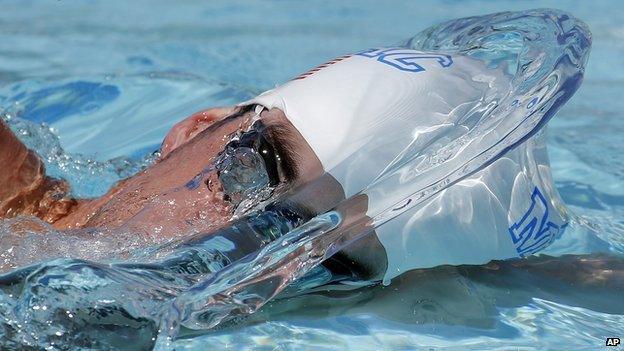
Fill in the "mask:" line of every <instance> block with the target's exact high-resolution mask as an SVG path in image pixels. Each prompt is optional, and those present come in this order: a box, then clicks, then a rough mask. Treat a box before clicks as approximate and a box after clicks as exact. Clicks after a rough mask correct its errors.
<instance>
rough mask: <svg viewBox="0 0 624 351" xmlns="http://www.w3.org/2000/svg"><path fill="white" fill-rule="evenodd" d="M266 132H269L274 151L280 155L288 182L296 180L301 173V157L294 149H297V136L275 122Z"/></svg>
mask: <svg viewBox="0 0 624 351" xmlns="http://www.w3.org/2000/svg"><path fill="white" fill-rule="evenodd" d="M264 132H265V133H267V134H268V136H269V140H271V144H272V145H273V148H274V149H275V150H274V151H275V152H276V153H277V154H278V155H280V158H281V166H282V171H283V173H284V177H285V178H286V181H287V182H292V181H295V180H296V179H297V178H298V177H299V175H300V172H299V168H298V165H299V161H300V160H299V157H298V154H297V153H296V152H295V151H294V150H296V142H295V140H296V138H295V137H294V135H293V132H292V131H290V130H288V129H287V128H285V127H283V126H281V125H279V124H273V125H268V126H266V128H265V130H264Z"/></svg>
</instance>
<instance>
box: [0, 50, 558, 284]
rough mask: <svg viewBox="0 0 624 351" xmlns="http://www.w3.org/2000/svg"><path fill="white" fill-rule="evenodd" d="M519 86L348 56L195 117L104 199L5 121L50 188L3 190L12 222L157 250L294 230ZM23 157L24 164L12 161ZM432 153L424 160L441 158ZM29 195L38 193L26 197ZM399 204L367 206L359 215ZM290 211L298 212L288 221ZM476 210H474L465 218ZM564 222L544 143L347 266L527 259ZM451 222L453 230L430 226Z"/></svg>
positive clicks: (429, 56) (385, 54)
mask: <svg viewBox="0 0 624 351" xmlns="http://www.w3.org/2000/svg"><path fill="white" fill-rule="evenodd" d="M512 78H513V76H512V75H511V74H509V73H507V72H505V70H503V69H501V68H500V67H490V66H488V65H486V64H485V63H484V62H481V61H480V60H477V59H473V58H471V57H469V56H463V55H458V54H453V55H451V54H447V53H432V52H423V51H418V50H413V49H409V48H405V47H394V48H382V49H370V50H365V51H362V52H359V53H356V54H353V55H345V56H341V57H339V58H337V59H335V60H332V61H330V62H329V63H326V64H323V65H321V66H319V67H318V68H315V69H312V70H311V71H309V72H307V73H304V74H302V75H300V76H298V77H296V78H295V79H293V80H292V81H290V82H288V83H286V84H284V85H282V86H280V87H278V88H275V89H273V90H270V91H267V92H265V93H263V94H261V95H259V96H258V97H256V98H255V99H252V100H250V101H247V102H244V103H241V104H240V105H239V106H236V107H226V108H217V109H212V110H207V111H203V112H201V113H198V114H196V115H194V116H191V117H190V118H189V119H187V120H185V121H183V122H181V123H179V124H178V125H176V127H175V128H174V129H173V130H172V131H171V132H170V134H169V135H168V136H167V137H166V138H165V142H164V144H163V158H162V159H161V160H159V161H158V162H157V163H156V164H154V165H153V166H151V167H150V168H149V169H147V170H145V171H143V172H141V173H139V174H137V175H135V176H133V177H131V178H128V179H126V180H124V181H122V182H120V183H119V184H117V185H116V186H115V187H114V188H113V189H111V190H110V191H109V192H108V193H107V194H106V195H104V196H102V197H101V198H98V199H91V200H81V201H77V200H75V199H71V198H69V197H68V196H67V195H66V194H67V191H66V190H67V189H65V188H63V186H64V183H62V182H60V181H55V180H49V178H47V177H44V176H43V175H42V174H43V168H42V166H41V162H40V161H38V159H36V157H34V156H33V153H32V152H30V151H28V150H27V149H25V148H24V147H23V145H21V144H19V143H18V142H16V139H15V137H14V136H13V135H12V134H11V133H10V131H8V129H7V128H6V127H5V126H2V128H3V129H2V133H4V134H5V135H7V137H6V138H4V139H6V140H5V141H4V142H5V144H7V145H6V146H4V148H3V149H4V151H5V152H4V158H3V159H0V161H2V162H4V163H5V166H4V167H6V168H12V169H18V167H26V169H32V170H34V171H33V172H34V173H33V174H34V175H33V176H29V177H30V178H33V177H34V178H36V179H38V181H39V183H37V184H39V185H37V186H35V187H34V188H35V190H36V189H39V188H42V187H43V190H36V191H34V190H33V189H27V188H28V186H26V185H24V184H19V183H18V182H16V180H15V179H14V178H15V176H13V177H12V178H11V175H10V174H5V175H4V178H5V179H0V180H1V181H3V182H4V183H5V184H9V183H11V186H8V187H5V189H14V188H15V189H17V190H11V192H7V191H5V192H6V194H4V193H0V196H2V197H0V200H1V201H3V202H2V203H1V204H2V205H3V206H4V208H5V210H4V212H3V215H4V216H5V217H12V216H16V215H19V214H35V215H38V216H40V217H41V218H43V219H44V220H46V221H48V222H50V223H52V224H53V225H54V227H56V228H57V229H60V230H65V229H75V228H123V230H125V231H130V232H133V233H137V235H140V236H143V237H145V238H149V239H150V240H152V241H158V238H162V237H173V236H180V237H184V236H189V235H194V234H198V235H204V234H205V233H208V232H211V231H215V230H217V229H219V228H223V227H224V226H226V225H228V223H231V221H232V220H237V221H240V220H241V219H240V218H241V216H245V215H248V214H257V213H258V211H262V210H267V209H269V211H271V209H272V210H273V211H274V212H273V213H279V215H280V216H281V217H284V218H285V222H284V223H282V224H285V227H284V228H289V229H292V227H294V226H297V225H299V224H301V223H303V222H305V221H307V220H309V219H310V218H312V217H313V216H315V215H318V214H320V213H323V212H325V211H327V210H329V209H332V208H333V207H335V206H336V205H338V204H339V203H340V202H341V201H342V200H344V199H346V198H351V197H352V196H354V195H356V194H358V193H359V192H360V191H362V190H363V189H366V188H367V187H368V186H369V185H370V184H372V183H373V182H375V181H376V180H377V179H378V177H379V175H380V174H382V173H384V172H386V171H387V170H388V169H391V168H392V167H398V166H397V162H400V161H401V158H402V157H404V156H405V152H406V150H408V149H409V148H415V150H416V151H418V148H425V147H426V146H427V145H429V144H431V145H433V144H435V143H439V142H440V140H438V139H439V138H440V137H441V136H444V135H446V134H448V135H451V136H452V135H454V134H453V133H454V131H455V130H456V129H457V130H461V129H462V128H467V127H469V125H470V123H471V122H470V121H466V120H464V118H465V116H466V114H467V113H468V112H469V111H472V110H478V109H479V108H481V107H482V106H481V103H482V102H483V101H488V100H489V99H491V96H494V95H499V96H505V94H506V92H508V91H509V90H510V89H511V81H512ZM539 94H543V93H542V92H539V91H538V92H535V96H536V97H535V98H534V99H533V100H531V101H519V102H517V103H516V104H515V105H514V104H512V106H513V107H514V108H526V109H527V110H528V111H529V112H531V111H532V110H531V109H532V108H534V107H535V108H536V106H534V105H536V101H538V100H539V99H541V98H543V96H540V95H539ZM544 94H545V93H544ZM535 99H537V100H535ZM539 101H541V100H539ZM529 105H531V106H529ZM458 135H460V134H458ZM460 139H461V138H458V139H457V140H452V139H448V140H446V139H443V140H446V142H447V143H449V144H452V143H454V142H459V140H460ZM470 145H471V144H470V143H467V144H466V147H469V146H470ZM7 150H9V151H7ZM13 152H16V153H17V154H19V155H22V154H24V155H27V156H25V158H24V157H20V158H19V159H18V158H11V157H8V155H10V154H12V153H13ZM425 156H426V155H418V154H417V152H416V154H415V155H413V157H423V160H422V161H423V162H425V161H426V162H431V160H428V159H427V158H426V157H425ZM33 157H34V158H33ZM24 165H26V166H24ZM504 173H505V174H504ZM507 173H508V174H507ZM28 174H29V173H28V172H24V175H25V176H26V175H28ZM406 176H408V175H406ZM42 179H45V180H46V181H42ZM509 179H512V180H513V181H512V182H507V180H509ZM33 184H34V183H33ZM59 184H60V185H59ZM319 184H321V185H319ZM55 189H56V190H55ZM59 189H60V190H59ZM310 189H312V190H310ZM26 190H27V192H28V194H30V195H29V196H30V197H24V196H22V195H20V194H22V193H24V192H26ZM301 194H304V195H305V196H302V195H301ZM20 196H21V197H20ZM384 197H385V198H384ZM390 197H391V196H390V195H389V194H375V193H370V194H368V196H363V197H361V199H362V201H364V202H365V203H366V204H365V206H364V207H363V208H364V210H363V213H362V214H361V215H362V216H364V215H366V214H368V212H369V209H370V207H371V204H372V205H379V203H383V202H384V201H387V198H390ZM16 198H18V199H21V198H24V200H20V201H17V202H16V201H15V200H13V199H16ZM50 199H51V200H50ZM484 203H488V204H490V207H489V208H487V206H483V204H484ZM15 204H17V205H15ZM32 204H36V205H32ZM50 204H51V205H53V206H56V207H55V208H57V207H58V208H60V210H55V211H52V212H53V213H55V214H56V216H50V215H49V214H48V212H50V211H47V212H46V211H42V210H41V209H40V208H46V206H48V207H50ZM59 204H61V205H62V206H61V205H59ZM276 204H277V205H276ZM279 204H282V205H279ZM408 204H409V203H408ZM33 206H34V207H33ZM37 206H38V207H37ZM406 206H407V204H406ZM33 208H36V209H33ZM277 208H281V209H282V210H279V211H278V210H275V209H277ZM284 208H288V209H290V210H289V211H288V212H289V213H288V214H287V215H286V214H285V212H284V211H283V209H284ZM467 208H469V209H471V210H472V211H473V214H474V217H473V218H471V221H472V222H468V223H467V222H466V221H465V220H464V219H463V212H464V211H465V209H467ZM397 209H400V208H399V207H397ZM479 209H486V212H487V213H485V212H484V213H479V212H478V210H479ZM532 213H534V214H536V215H537V216H541V218H543V219H544V221H547V225H546V226H545V227H544V226H542V227H540V228H539V233H538V234H539V235H535V236H534V237H533V238H531V237H530V235H528V236H527V235H526V231H524V229H526V225H527V223H525V222H524V219H526V218H527V216H529V215H531V214H532ZM476 219H479V220H478V221H477V220H476ZM566 223H567V215H566V212H565V208H564V206H563V205H562V204H561V202H560V200H559V197H558V195H557V193H556V190H555V188H554V187H553V186H552V180H551V178H550V173H549V167H548V160H547V158H546V156H545V147H544V143H543V140H542V138H541V137H540V135H536V136H534V137H533V138H530V139H526V140H524V143H521V144H520V145H516V146H515V147H514V148H512V149H511V150H509V151H507V153H506V154H505V155H504V157H500V158H499V159H497V160H496V161H495V162H493V163H490V164H489V165H488V166H487V167H485V168H483V169H481V170H480V171H479V172H478V173H475V174H473V175H472V176H470V177H468V178H466V179H464V180H463V181H462V182H460V183H457V184H456V185H454V186H452V187H450V188H448V189H446V190H444V191H443V192H441V193H440V194H439V195H436V196H435V197H433V198H432V199H431V200H429V201H428V202H427V203H425V204H423V205H422V206H420V207H419V208H417V209H415V210H414V211H411V212H408V213H405V214H403V215H401V216H399V217H398V218H396V219H395V220H393V221H391V222H389V223H387V224H386V225H384V226H382V227H380V228H377V229H376V232H375V233H374V235H370V236H369V237H368V240H362V241H360V242H358V243H357V244H356V245H353V246H351V247H349V248H347V249H345V250H343V251H342V252H341V253H340V254H339V255H338V256H337V257H343V258H345V259H343V260H344V261H346V262H348V264H352V263H357V265H358V267H359V268H358V269H357V270H359V271H365V272H366V275H367V276H368V277H374V278H381V277H382V276H383V277H384V278H386V279H390V278H392V277H394V276H396V275H398V274H400V273H401V272H403V271H405V270H409V269H414V268H427V267H434V266H437V265H441V264H482V263H486V262H488V261H490V260H492V259H507V258H513V257H518V256H526V255H530V254H532V253H535V252H538V251H539V250H541V249H543V248H544V247H546V246H547V245H548V244H550V243H551V242H552V241H553V240H555V239H556V238H557V237H558V236H560V235H561V234H562V233H563V230H564V229H565V226H566ZM441 224H443V225H444V226H446V228H447V230H446V233H443V234H440V233H436V232H435V230H433V229H432V228H437V227H439V226H440V225H441ZM449 228H450V229H449ZM500 228H505V229H504V230H501V229H500ZM507 228H509V231H507V230H506V229H507ZM226 231H227V230H226ZM428 231H429V232H431V233H428ZM250 233H251V232H250ZM449 233H450V234H449ZM434 234H435V235H434ZM250 235H255V234H253V233H251V234H250ZM269 237H270V236H269ZM261 243H265V240H264V239H261V240H260V244H258V245H261ZM258 245H252V247H250V248H249V250H254V249H257V248H258V247H259V246H258ZM241 250H242V247H241ZM243 251H246V250H243Z"/></svg>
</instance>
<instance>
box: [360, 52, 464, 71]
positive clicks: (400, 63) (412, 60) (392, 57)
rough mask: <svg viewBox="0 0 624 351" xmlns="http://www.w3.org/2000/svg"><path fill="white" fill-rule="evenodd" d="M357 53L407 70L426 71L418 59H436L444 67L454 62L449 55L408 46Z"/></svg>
mask: <svg viewBox="0 0 624 351" xmlns="http://www.w3.org/2000/svg"><path fill="white" fill-rule="evenodd" d="M356 55H359V56H364V57H368V58H372V59H377V61H379V62H381V63H384V64H386V65H389V66H392V67H394V68H398V69H400V70H401V71H407V72H423V71H425V68H424V67H423V66H421V65H419V64H417V63H416V62H417V61H423V60H435V61H436V62H437V63H438V64H439V65H440V66H442V68H447V67H450V66H451V65H452V64H453V59H452V58H451V56H449V55H444V54H430V53H422V52H420V51H416V50H411V49H406V48H390V49H369V50H366V51H362V52H360V53H357V54H356Z"/></svg>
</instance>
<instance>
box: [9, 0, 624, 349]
mask: <svg viewBox="0 0 624 351" xmlns="http://www.w3.org/2000/svg"><path fill="white" fill-rule="evenodd" d="M0 6H1V8H2V11H0V109H1V110H2V112H3V113H5V114H8V115H12V116H16V117H19V118H20V119H23V120H26V121H31V122H35V123H36V124H35V125H39V124H40V123H44V124H45V127H43V128H42V129H41V130H40V131H38V132H37V131H33V133H41V134H43V135H46V136H47V137H48V138H47V139H45V138H44V139H41V138H39V139H37V140H38V141H41V140H47V141H46V142H45V143H43V144H42V145H29V146H31V147H33V148H36V149H38V150H43V149H45V150H52V149H53V148H51V145H54V147H56V149H55V150H61V149H62V150H64V152H63V157H61V158H58V153H54V152H50V155H47V156H46V158H47V159H48V161H49V164H50V166H49V167H48V169H49V171H50V172H51V173H52V174H55V175H59V176H66V177H70V178H71V177H73V178H72V179H70V180H72V184H73V185H74V192H75V193H76V194H77V195H80V196H97V195H100V194H102V193H103V192H105V191H106V190H107V189H108V188H109V187H110V186H111V185H112V184H113V183H114V182H115V181H117V180H119V179H121V178H123V177H125V176H128V175H129V174H132V173H133V172H136V171H137V170H138V169H140V168H141V167H142V166H144V165H145V164H147V163H149V162H150V160H151V158H152V157H153V156H152V153H153V152H154V151H156V150H157V149H158V147H159V146H160V142H161V141H162V138H163V137H164V135H165V133H166V132H167V131H168V130H169V128H170V127H171V126H172V125H173V124H174V123H175V122H176V121H178V120H180V119H182V118H184V117H185V116H188V115H190V114H191V113H193V112H195V111H197V110H198V109H202V108H207V107H211V106H223V105H229V104H233V103H236V102H240V101H242V100H245V99H248V98H250V97H252V96H254V95H255V94H257V93H259V92H261V91H263V90H266V89H268V88H271V87H273V86H274V85H276V84H279V83H282V82H284V81H286V80H288V79H289V78H292V77H293V76H295V75H297V74H298V73H300V72H303V71H306V70H307V69H309V68H310V67H313V66H315V65H317V64H318V63H320V62H325V61H328V60H330V59H332V58H334V57H336V56H339V55H342V54H344V53H348V52H353V51H356V50H360V49H364V48H369V47H374V46H379V45H388V44H392V43H396V42H399V41H401V40H404V39H406V38H409V37H411V36H412V35H414V34H415V33H417V32H419V31H420V30H422V29H424V28H426V27H428V26H430V25H432V24H435V23H438V22H441V21H444V20H449V19H453V18H458V17H464V16H469V15H477V14H485V13H489V12H497V11H504V10H521V9H529V8H537V7H556V8H560V9H563V10H566V11H569V12H571V13H572V14H574V15H575V16H577V17H578V18H580V19H582V20H583V21H585V22H586V23H587V24H588V25H589V27H590V29H591V30H592V33H593V44H592V53H591V56H590V60H589V64H588V68H587V71H586V76H585V80H584V83H583V85H582V86H581V88H580V89H579V91H578V92H577V93H576V95H575V96H574V97H573V98H572V99H571V100H570V101H569V103H568V104H567V105H566V106H564V107H563V109H562V110H561V111H560V112H559V113H558V114H557V116H556V117H555V118H554V119H553V120H552V121H551V122H550V123H549V130H548V148H549V154H550V159H551V165H552V170H553V178H554V179H555V182H556V186H557V189H558V190H559V193H560V194H561V196H562V198H563V200H564V201H565V202H566V204H567V205H568V206H569V207H570V209H571V210H572V212H573V213H574V216H575V219H574V221H573V222H572V224H571V228H569V230H568V232H566V235H568V237H569V238H573V240H572V239H569V240H566V238H562V241H561V242H560V243H559V245H560V248H559V249H561V247H565V250H566V252H569V253H575V254H593V255H599V256H598V257H601V258H603V259H604V260H605V262H607V263H606V264H605V266H604V271H605V272H606V271H608V270H610V269H611V270H616V269H617V268H620V269H622V267H623V266H624V259H623V258H622V257H623V256H622V255H623V254H624V156H622V153H621V150H623V149H624V138H622V136H623V135H624V118H622V117H624V116H623V114H624V112H622V111H624V101H623V100H622V98H621V94H622V93H624V68H623V67H624V66H622V59H621V58H622V57H624V40H622V39H624V25H623V24H622V23H621V21H620V19H621V18H623V17H624V5H621V4H620V2H619V1H603V2H574V1H569V2H549V1H539V2H537V1H525V2H511V1H509V2H504V1H499V2H496V3H494V2H484V1H465V2H459V1H441V2H405V3H399V2H396V3H390V4H384V3H380V2H375V1H353V2H340V4H336V3H335V2H330V1H319V2H306V3H300V2H294V1H263V2H257V3H256V2H254V3H246V2H236V1H211V2H210V3H208V2H200V1H197V2H192V1H191V2H185V3H183V4H175V5H174V6H172V5H171V3H170V2H167V1H133V2H121V1H120V2H114V1H86V0H85V1H74V2H69V1H65V2H62V1H59V2H47V3H43V2H35V1H4V2H3V3H2V4H0ZM48 127H49V129H48ZM50 130H51V132H50ZM56 136H58V138H56ZM55 143H58V145H56V144H55ZM67 155H70V156H67ZM68 157H69V158H70V159H68ZM111 160H112V161H111ZM67 165H71V167H70V168H71V169H68V167H67ZM76 165H78V166H76ZM557 249H558V248H553V250H557ZM543 260H544V261H548V259H547V258H543ZM552 264H554V265H556V266H560V267H561V269H562V270H564V271H566V272H576V270H578V272H579V274H580V273H582V269H581V268H579V267H580V266H579V265H576V264H575V262H574V259H573V258H567V259H562V260H560V261H556V262H555V263H552ZM555 276H557V275H556V274H553V273H552V272H550V271H548V269H543V268H538V269H535V268H531V269H529V268H526V267H522V266H516V265H513V264H510V263H495V264H491V265H488V266H485V267H440V268H436V269H430V270H422V271H413V272H409V273H406V274H404V275H402V276H401V277H400V278H398V279H395V280H393V282H392V284H391V285H389V286H383V285H378V286H374V287H365V288H359V287H357V286H353V287H351V288H350V289H347V288H346V287H345V286H342V287H341V288H340V290H332V291H317V292H313V293H310V294H306V295H303V296H296V297H293V298H290V299H280V300H276V301H274V302H272V303H270V304H268V305H267V306H265V308H264V309H262V310H261V311H260V312H259V313H258V314H256V315H254V316H253V318H252V319H251V320H249V321H247V322H245V324H244V325H241V326H238V327H236V328H226V329H223V330H220V331H218V332H212V333H206V334H196V335H195V334H189V335H186V336H185V337H184V338H182V339H180V340H177V341H175V342H174V344H173V345H171V348H172V349H175V350H203V349H206V348H207V347H208V346H210V347H211V348H213V349H232V350H239V349H254V350H257V349H258V350H290V349H296V350H299V349H310V350H344V349H354V350H420V349H426V350H429V349H431V350H439V349H445V350H455V349H457V350H467V349H472V350H484V349H501V350H507V349H514V350H515V349H520V350H544V349H549V350H551V349H552V350H559V349H561V350H585V349H587V350H596V349H600V348H601V347H604V345H605V344H604V343H605V339H606V338H607V337H620V338H624V327H622V326H624V299H622V298H621V295H622V293H624V277H622V275H621V273H620V274H619V275H614V276H610V275H609V277H610V279H609V280H600V279H599V278H600V277H586V279H585V281H591V283H589V284H579V282H578V280H574V279H571V278H570V279H565V278H560V277H559V276H557V277H558V278H553V277H555ZM590 278H591V279H590ZM592 279H593V280H592ZM2 303H4V302H3V301H0V308H2V306H3V305H2ZM124 346H126V347H127V345H124ZM141 346H144V345H141ZM137 347H139V346H138V345H137Z"/></svg>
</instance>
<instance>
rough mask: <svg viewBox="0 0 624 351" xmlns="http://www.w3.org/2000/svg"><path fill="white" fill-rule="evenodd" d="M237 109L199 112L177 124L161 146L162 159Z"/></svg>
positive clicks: (226, 108)
mask: <svg viewBox="0 0 624 351" xmlns="http://www.w3.org/2000/svg"><path fill="white" fill-rule="evenodd" d="M234 109H235V107H216V108H211V109H208V110H203V111H199V112H197V113H195V114H193V115H192V116H190V117H188V118H186V119H184V120H182V121H180V122H178V123H176V124H175V125H174V126H173V128H171V130H170V131H169V133H168V134H167V136H166V137H165V139H164V140H163V143H162V146H161V156H160V157H161V159H163V158H165V157H166V156H167V155H169V154H170V153H171V152H172V151H173V150H175V149H177V148H178V147H180V146H182V145H184V144H185V143H187V142H189V141H190V140H191V139H193V138H194V137H195V136H197V134H199V133H201V132H202V131H204V130H205V129H206V128H208V127H210V126H211V125H212V124H213V123H214V122H216V121H219V120H221V119H223V118H225V117H227V116H229V115H230V114H232V113H233V112H234Z"/></svg>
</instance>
